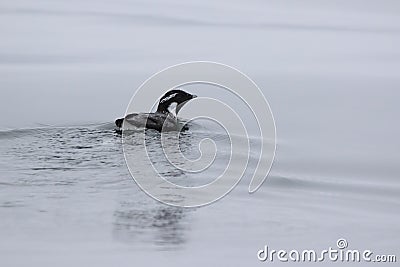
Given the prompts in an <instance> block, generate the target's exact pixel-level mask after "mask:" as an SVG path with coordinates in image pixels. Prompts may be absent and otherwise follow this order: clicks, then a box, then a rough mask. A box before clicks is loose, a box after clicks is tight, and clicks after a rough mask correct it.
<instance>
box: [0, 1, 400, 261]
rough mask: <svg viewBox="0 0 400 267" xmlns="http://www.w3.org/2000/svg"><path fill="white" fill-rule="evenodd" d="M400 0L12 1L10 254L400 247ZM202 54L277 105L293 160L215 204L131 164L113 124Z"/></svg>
mask: <svg viewBox="0 0 400 267" xmlns="http://www.w3.org/2000/svg"><path fill="white" fill-rule="evenodd" d="M399 8H400V6H399V4H398V2H397V1H330V2H329V3H325V2H324V3H322V2H320V1H304V2H301V3H300V2H298V1H279V2H275V1H265V2H264V1H247V2H236V1H223V2H215V1H201V2H195V1H192V2H185V3H183V2H181V1H172V0H171V1H164V2H156V1H154V2H153V1H143V2H140V1H113V2H105V1H89V0H88V1H35V2H32V1H3V2H2V4H1V6H0V25H1V26H0V33H1V36H2V41H1V42H0V113H1V114H2V115H1V117H0V119H1V121H0V129H2V131H1V132H0V151H1V153H0V157H1V160H0V218H1V219H0V265H1V266H27V265H31V266H54V265H56V266H71V265H76V266H91V265H96V266H112V265H119V266H142V265H149V266H158V265H163V266H187V265H191V266H209V265H211V266H256V265H266V264H271V263H270V262H260V261H259V260H258V259H257V251H258V250H260V249H262V248H263V247H264V245H268V246H269V247H270V248H271V249H276V250H279V249H286V250H288V251H290V250H292V249H298V250H302V249H316V250H322V249H327V248H328V247H335V246H336V240H337V239H339V238H345V239H346V240H347V241H348V243H349V248H351V249H359V250H364V249H369V250H372V251H373V252H374V253H375V254H395V255H397V258H399V256H400V251H399V247H400V236H399V235H398V233H399V232H400V226H399V225H400V223H399V222H400V215H399V211H400V197H399V196H400V180H399V173H400V165H399V164H398V163H399V162H400V156H399V147H400V141H399V138H398V137H399V136H400V127H399V125H398V114H399V113H400V108H399V105H398V99H399V98H400V91H399V87H400V75H399V74H400V73H399V70H400V55H399V50H398V47H400V27H399V25H400V24H399V22H400V19H399V18H400V17H399ZM189 60H211V61H218V62H222V63H226V64H229V65H232V66H234V67H236V68H238V69H240V70H242V71H244V72H245V73H246V74H247V75H249V76H250V77H251V78H252V79H254V81H255V82H256V83H257V84H258V85H259V87H260V88H261V90H262V91H263V93H264V94H265V96H266V97H267V99H268V101H269V104H270V105H271V109H272V112H273V114H274V117H275V122H276V127H277V151H276V158H275V161H274V164H273V167H272V169H271V172H270V175H269V177H268V179H267V180H266V182H265V183H264V184H263V186H262V187H261V188H260V189H259V190H258V191H257V192H256V193H255V194H248V193H247V188H248V184H249V177H248V176H245V177H244V179H243V180H242V181H241V182H240V184H239V185H238V186H237V187H236V188H235V189H234V190H233V191H232V192H231V193H230V194H228V195H227V196H226V197H225V198H223V199H221V200H219V201H217V202H216V203H214V204H212V205H209V206H206V207H202V208H196V209H182V208H173V207H170V206H166V205H164V204H161V203H159V202H157V201H155V200H153V199H152V198H150V197H149V196H147V195H146V194H145V193H143V192H142V191H141V190H140V189H139V187H138V186H137V185H136V184H135V182H134V180H133V179H132V177H131V175H130V173H129V172H128V169H127V167H126V165H125V162H124V156H123V153H122V146H121V137H120V136H119V135H118V134H116V133H115V132H114V130H113V127H112V121H113V120H114V119H115V118H117V117H119V116H121V114H123V113H124V111H125V109H126V106H127V104H128V102H129V100H130V98H131V96H132V94H133V93H134V91H135V89H136V88H137V87H138V86H139V85H140V84H141V83H142V82H143V81H144V80H145V79H147V78H148V77H149V76H150V75H152V74H154V73H155V72H157V71H159V70H161V69H162V68H164V67H167V66H170V65H173V64H176V63H180V62H184V61H189ZM149 101H151V102H153V101H154V99H151V100H149ZM210 132H211V133H212V131H210ZM201 136H202V133H199V132H196V131H195V130H193V131H190V132H188V133H187V134H186V135H185V138H186V141H188V142H187V143H188V144H191V143H192V141H193V143H195V142H194V141H195V140H198V139H199V137H201ZM253 142H255V141H254V140H253ZM226 146H227V145H226ZM189 148H190V146H189ZM226 148H227V147H224V143H222V149H221V150H220V151H221V158H222V161H221V163H218V164H221V166H222V162H223V159H224V158H226V156H227V155H226V153H225V152H226V150H227V149H226ZM157 149H158V148H157V146H155V147H154V149H153V153H154V154H155V155H157V153H158V152H160V153H161V150H157ZM189 151H192V150H189ZM193 151H194V152H193V153H196V152H195V149H193ZM218 164H217V166H216V167H217V169H219V167H220V165H218ZM147 167H148V166H140V165H139V166H138V170H140V169H141V168H147ZM173 177H174V179H177V180H179V181H182V179H183V178H182V177H181V176H179V173H178V174H175V175H173ZM208 178H209V177H205V176H200V177H199V179H200V180H202V181H203V180H204V181H207V179H208ZM183 182H184V181H183ZM275 263H279V262H275ZM327 263H328V262H327ZM283 264H290V263H283ZM299 264H300V265H301V263H293V265H299ZM303 264H307V263H303ZM319 264H320V263H319ZM319 264H318V265H319ZM371 264H372V263H371ZM359 265H361V263H359ZM381 265H383V264H381ZM388 265H393V266H394V265H395V264H388Z"/></svg>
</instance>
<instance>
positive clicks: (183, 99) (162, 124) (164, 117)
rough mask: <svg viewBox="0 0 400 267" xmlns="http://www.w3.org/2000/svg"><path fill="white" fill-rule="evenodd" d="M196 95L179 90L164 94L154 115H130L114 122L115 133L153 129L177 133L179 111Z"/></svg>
mask: <svg viewBox="0 0 400 267" xmlns="http://www.w3.org/2000/svg"><path fill="white" fill-rule="evenodd" d="M196 97H197V96H196V95H192V94H189V93H187V92H185V91H183V90H180V89H173V90H170V91H168V92H166V93H165V94H164V95H163V96H162V97H161V99H160V101H159V102H158V106H157V111H156V112H154V113H131V114H128V115H126V116H125V118H119V119H117V120H115V125H116V126H117V127H118V129H117V131H122V125H123V124H124V129H131V128H134V129H140V128H146V129H154V130H157V131H159V132H161V131H163V132H164V131H177V130H180V129H179V125H178V120H177V115H178V112H179V110H181V108H182V107H183V106H184V105H185V104H186V103H187V102H188V101H189V100H191V99H193V98H196Z"/></svg>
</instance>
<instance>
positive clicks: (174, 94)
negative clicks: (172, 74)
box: [157, 89, 197, 114]
mask: <svg viewBox="0 0 400 267" xmlns="http://www.w3.org/2000/svg"><path fill="white" fill-rule="evenodd" d="M195 97H197V96H196V95H192V94H189V93H187V92H185V91H183V90H179V89H174V90H170V91H168V92H166V93H165V95H163V96H162V97H161V99H160V102H159V103H158V107H157V112H161V113H170V112H171V110H170V107H171V106H172V105H173V104H174V103H176V114H178V112H179V110H180V109H181V108H182V107H183V105H184V104H186V103H187V101H189V100H191V99H193V98H195Z"/></svg>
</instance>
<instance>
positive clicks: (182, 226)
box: [113, 196, 190, 249]
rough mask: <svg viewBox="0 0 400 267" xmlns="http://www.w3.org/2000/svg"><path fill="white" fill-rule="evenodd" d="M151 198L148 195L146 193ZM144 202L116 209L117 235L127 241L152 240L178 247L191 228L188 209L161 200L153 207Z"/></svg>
mask: <svg viewBox="0 0 400 267" xmlns="http://www.w3.org/2000/svg"><path fill="white" fill-rule="evenodd" d="M145 197H147V196H145ZM143 204H144V203H141V204H140V205H139V203H136V204H133V203H132V204H131V205H128V204H127V203H122V204H121V207H120V208H119V209H118V210H116V211H115V212H114V219H115V221H114V229H113V233H114V237H115V238H116V239H118V240H120V241H124V242H150V243H153V244H155V245H157V246H160V247H162V248H164V249H171V248H176V247H178V246H179V245H181V244H184V243H185V241H186V237H185V233H186V231H187V230H188V224H187V223H186V220H185V219H186V214H187V213H188V212H190V211H189V210H187V209H184V208H178V207H170V206H166V205H163V204H159V203H157V204H156V206H157V207H155V206H153V207H152V208H150V207H148V205H146V204H144V205H143Z"/></svg>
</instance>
